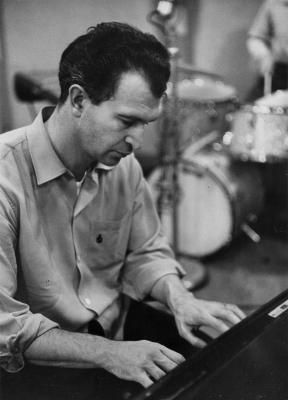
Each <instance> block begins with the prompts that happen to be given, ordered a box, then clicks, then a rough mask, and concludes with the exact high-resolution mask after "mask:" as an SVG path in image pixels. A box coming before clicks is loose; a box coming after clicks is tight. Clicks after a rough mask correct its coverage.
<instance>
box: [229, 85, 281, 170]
mask: <svg viewBox="0 0 288 400" xmlns="http://www.w3.org/2000/svg"><path fill="white" fill-rule="evenodd" d="M284 100H285V101H284ZM283 101H284V104H285V103H286V104H285V105H280V104H281V102H283ZM223 140H224V143H225V142H226V144H228V145H229V148H230V151H231V154H232V155H233V156H235V157H238V158H240V159H241V160H242V161H247V160H250V161H256V162H268V163H269V162H278V161H281V160H285V159H287V158H288V107H287V94H285V92H281V91H278V92H276V93H275V94H272V95H270V96H267V97H266V98H263V99H260V100H259V101H257V102H256V103H255V105H244V106H242V107H241V108H240V109H239V110H238V111H237V112H236V113H235V114H234V116H233V118H232V122H231V132H227V133H226V134H225V135H224V137H223Z"/></svg>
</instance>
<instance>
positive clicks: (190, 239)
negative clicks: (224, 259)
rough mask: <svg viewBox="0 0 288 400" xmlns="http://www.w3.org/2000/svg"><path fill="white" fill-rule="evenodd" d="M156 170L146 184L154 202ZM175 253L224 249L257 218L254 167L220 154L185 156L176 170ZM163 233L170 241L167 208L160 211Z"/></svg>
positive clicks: (259, 190) (258, 185)
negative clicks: (177, 244)
mask: <svg viewBox="0 0 288 400" xmlns="http://www.w3.org/2000/svg"><path fill="white" fill-rule="evenodd" d="M160 177H161V170H160V168H159V169H156V170H155V171H154V172H153V173H152V174H151V176H150V178H149V180H148V181H149V183H150V185H151V188H152V194H153V197H154V200H155V202H156V201H157V199H158V196H159V179H160ZM179 186H180V196H179V197H180V198H179V211H178V213H179V216H178V220H179V226H178V231H179V238H178V243H179V251H180V252H181V253H184V254H185V253H186V254H190V255H192V256H195V257H203V256H207V255H210V254H212V253H214V252H216V251H217V250H219V249H220V248H222V247H223V246H225V245H227V244H228V243H229V242H230V241H231V240H232V238H233V237H235V236H237V235H238V234H239V233H240V232H241V229H242V227H243V226H244V224H245V226H247V225H246V224H247V223H249V222H250V221H251V220H252V219H255V217H256V216H258V215H259V212H260V211H261V208H262V203H263V198H264V192H263V185H262V181H261V176H260V174H259V171H258V168H257V166H256V165H254V164H253V165H248V163H242V162H238V161H233V160H232V158H231V157H230V156H229V155H228V154H227V153H225V152H223V151H220V152H218V151H213V150H207V151H201V152H199V153H197V154H189V148H188V149H187V151H186V152H185V153H184V157H183V159H182V160H181V162H180V164H179ZM162 224H163V229H164V232H165V233H166V235H167V236H168V238H169V239H170V241H171V240H172V228H173V227H172V205H170V206H169V207H166V208H164V210H163V211H162Z"/></svg>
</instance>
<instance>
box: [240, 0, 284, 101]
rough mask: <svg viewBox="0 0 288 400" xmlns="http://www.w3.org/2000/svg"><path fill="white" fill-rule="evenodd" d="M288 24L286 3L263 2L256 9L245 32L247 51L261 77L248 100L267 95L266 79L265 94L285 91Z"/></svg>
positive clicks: (282, 0)
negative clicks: (246, 35)
mask: <svg viewBox="0 0 288 400" xmlns="http://www.w3.org/2000/svg"><path fill="white" fill-rule="evenodd" d="M287 21H288V0H265V1H264V2H263V4H262V5H261V7H260V9H259V10H258V13H257V15H256V18H255V20H254V22H253V24H252V26H251V28H250V30H249V32H248V39H247V49H248V52H249V54H250V56H251V59H252V61H253V62H254V65H255V67H256V69H257V71H258V72H259V74H260V77H259V79H258V81H257V84H256V85H255V87H254V88H253V89H252V90H251V92H250V93H249V95H248V97H247V101H254V100H255V99H258V98H259V97H262V96H263V95H264V94H267V93H265V79H266V83H268V90H267V91H268V92H269V91H271V92H274V91H276V90H279V89H287V88H288V24H287ZM270 79H271V84H270V83H269V80H270ZM269 87H270V88H269Z"/></svg>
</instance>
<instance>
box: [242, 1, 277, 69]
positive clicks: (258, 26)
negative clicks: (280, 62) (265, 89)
mask: <svg viewBox="0 0 288 400" xmlns="http://www.w3.org/2000/svg"><path fill="white" fill-rule="evenodd" d="M271 7H273V4H271V1H270V0H266V1H265V2H264V3H263V4H262V6H261V7H260V8H259V10H258V12H257V15H256V17H255V19H254V22H253V24H252V26H251V28H250V30H249V33H248V39H247V50H248V52H249V54H250V56H251V57H252V60H253V61H254V63H255V66H256V68H257V69H258V70H259V72H260V73H261V74H263V75H264V74H265V72H272V68H273V54H272V50H271V41H272V39H273V24H272V20H271V16H270V9H271Z"/></svg>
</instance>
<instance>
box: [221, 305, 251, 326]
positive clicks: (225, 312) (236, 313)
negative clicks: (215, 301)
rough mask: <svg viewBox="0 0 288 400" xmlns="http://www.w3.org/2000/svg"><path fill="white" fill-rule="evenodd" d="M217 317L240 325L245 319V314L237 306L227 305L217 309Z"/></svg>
mask: <svg viewBox="0 0 288 400" xmlns="http://www.w3.org/2000/svg"><path fill="white" fill-rule="evenodd" d="M215 316H217V317H221V318H223V319H225V320H226V321H227V322H229V323H230V324H232V325H235V324H238V323H239V322H240V321H241V320H242V319H243V318H245V314H244V313H243V312H242V311H241V310H240V309H239V308H238V307H237V306H235V305H234V304H225V303H224V304H221V306H220V307H217V314H216V313H215Z"/></svg>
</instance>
